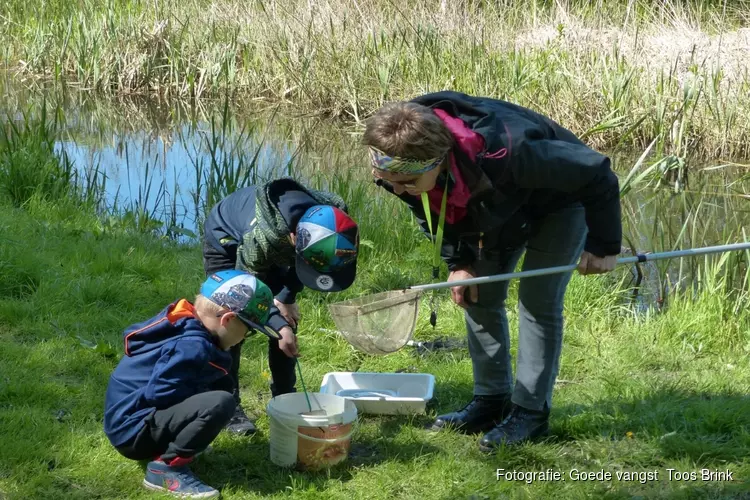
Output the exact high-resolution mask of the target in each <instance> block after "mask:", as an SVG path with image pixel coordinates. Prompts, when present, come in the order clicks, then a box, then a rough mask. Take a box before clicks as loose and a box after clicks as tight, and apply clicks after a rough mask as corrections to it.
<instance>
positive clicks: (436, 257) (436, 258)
mask: <svg viewBox="0 0 750 500" xmlns="http://www.w3.org/2000/svg"><path fill="white" fill-rule="evenodd" d="M447 201H448V179H447V178H446V180H445V189H444V190H443V200H442V201H441V202H440V217H439V218H438V227H437V235H436V236H435V237H434V238H433V244H434V245H435V251H434V253H433V256H432V279H434V280H435V279H438V277H439V276H440V249H441V248H442V247H443V226H445V205H446V203H447ZM422 206H423V207H424V216H425V219H427V227H428V228H429V229H430V235H434V234H435V233H434V232H433V231H432V214H431V213H430V200H429V198H427V193H422ZM430 305H431V306H432V312H431V313H430V324H431V325H432V327H433V328H435V325H436V324H437V308H436V307H435V291H434V290H433V292H432V300H431V301H430Z"/></svg>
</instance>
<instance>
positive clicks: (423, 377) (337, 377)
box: [320, 372, 435, 415]
mask: <svg viewBox="0 0 750 500" xmlns="http://www.w3.org/2000/svg"><path fill="white" fill-rule="evenodd" d="M434 388H435V377H434V376H432V375H430V374H429V373H366V372H331V373H326V374H325V376H324V377H323V382H322V384H321V385H320V392H322V393H323V394H335V395H337V396H341V397H344V398H346V399H350V400H351V401H352V402H354V404H355V405H356V406H357V411H358V412H360V413H369V414H374V415H402V414H415V413H425V409H426V406H427V402H428V401H429V400H431V399H432V393H433V390H434Z"/></svg>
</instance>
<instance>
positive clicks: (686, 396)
mask: <svg viewBox="0 0 750 500" xmlns="http://www.w3.org/2000/svg"><path fill="white" fill-rule="evenodd" d="M553 418H554V420H553V422H552V426H553V430H552V432H553V436H552V439H553V440H554V441H557V442H560V443H564V442H570V441H576V440H580V439H586V438H596V437H599V438H604V439H609V440H613V441H617V440H646V441H649V442H650V443H652V444H656V446H657V447H658V449H659V450H660V452H661V456H662V457H663V458H665V459H688V460H691V461H693V462H695V463H696V464H697V465H706V466H708V465H711V464H714V465H718V464H719V463H720V462H725V461H726V462H732V461H741V460H743V459H745V458H747V457H748V456H750V397H749V396H748V395H746V394H730V393H724V394H711V393H705V392H697V391H684V390H664V391H658V392H655V393H653V394H651V395H649V396H648V397H646V398H637V399H626V398H622V399H618V400H614V401H602V402H600V403H598V404H595V405H589V406H584V405H575V404H574V405H566V406H562V407H560V408H559V409H556V410H555V412H554V415H553Z"/></svg>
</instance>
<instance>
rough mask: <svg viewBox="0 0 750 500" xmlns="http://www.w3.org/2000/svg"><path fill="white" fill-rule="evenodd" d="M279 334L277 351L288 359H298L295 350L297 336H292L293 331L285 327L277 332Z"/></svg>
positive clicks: (297, 351) (297, 353)
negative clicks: (279, 350)
mask: <svg viewBox="0 0 750 500" xmlns="http://www.w3.org/2000/svg"><path fill="white" fill-rule="evenodd" d="M279 334H281V339H280V340H279V349H281V351H282V352H283V353H284V354H286V355H287V356H289V357H290V358H296V357H298V356H299V350H298V349H297V336H296V335H295V334H294V331H292V329H291V328H289V327H288V326H285V327H284V328H282V329H281V330H279Z"/></svg>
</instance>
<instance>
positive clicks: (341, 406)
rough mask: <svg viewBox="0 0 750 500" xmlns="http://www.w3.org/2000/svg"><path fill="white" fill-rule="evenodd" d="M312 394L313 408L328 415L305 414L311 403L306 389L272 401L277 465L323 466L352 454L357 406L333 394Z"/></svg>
mask: <svg viewBox="0 0 750 500" xmlns="http://www.w3.org/2000/svg"><path fill="white" fill-rule="evenodd" d="M308 394H309V396H310V404H311V406H312V409H313V410H319V409H323V410H325V415H305V413H306V412H309V411H310V406H308V405H307V398H306V397H305V393H304V392H293V393H289V394H282V395H281V396H276V397H275V398H273V399H272V400H271V401H269V402H268V406H267V407H266V412H267V413H268V417H269V421H270V428H271V432H270V434H271V436H270V446H271V461H272V462H273V463H275V464H276V465H279V466H282V467H291V466H294V465H296V466H297V467H299V468H302V469H319V468H323V467H328V466H331V465H335V464H337V463H340V462H342V461H344V460H346V459H347V457H348V456H349V446H350V444H351V436H352V433H353V432H354V423H355V422H356V421H357V406H356V405H355V404H354V403H353V402H352V401H349V400H348V399H346V398H342V397H340V396H336V395H333V394H321V393H317V392H316V393H315V396H314V397H313V394H311V393H308ZM318 403H319V404H320V407H319V406H318Z"/></svg>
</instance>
